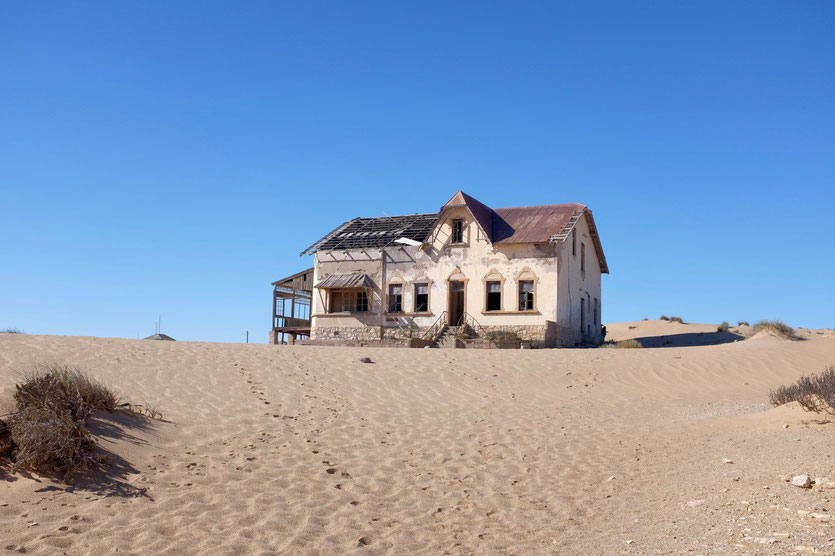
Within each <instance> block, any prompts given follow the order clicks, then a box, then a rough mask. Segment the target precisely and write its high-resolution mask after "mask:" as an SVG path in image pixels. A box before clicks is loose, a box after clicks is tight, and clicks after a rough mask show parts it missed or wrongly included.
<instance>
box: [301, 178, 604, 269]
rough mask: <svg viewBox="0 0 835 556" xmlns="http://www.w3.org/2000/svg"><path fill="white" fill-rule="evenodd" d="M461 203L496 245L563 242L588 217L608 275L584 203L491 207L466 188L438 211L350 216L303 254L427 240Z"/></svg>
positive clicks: (601, 260)
mask: <svg viewBox="0 0 835 556" xmlns="http://www.w3.org/2000/svg"><path fill="white" fill-rule="evenodd" d="M458 207H465V208H466V209H467V210H468V211H469V212H470V214H471V215H472V217H473V219H474V220H475V221H476V223H477V224H478V226H479V227H481V229H482V231H484V234H485V236H486V237H487V238H488V239H489V241H490V243H492V244H494V245H511V244H520V243H547V242H563V241H565V239H566V238H567V237H568V235H569V234H570V233H571V231H572V230H573V229H574V226H575V225H576V224H577V222H578V221H579V220H580V218H581V217H582V216H583V215H585V216H586V220H587V223H588V226H589V234H590V236H591V239H592V242H593V243H594V248H595V252H596V253H597V259H598V262H599V263H600V271H601V272H602V273H605V274H608V273H609V267H608V265H607V264H606V256H605V255H604V254H603V246H602V245H601V243H600V236H599V234H598V232H597V226H596V225H595V223H594V217H593V216H592V212H591V210H589V208H588V207H586V206H585V205H581V204H579V203H566V204H559V205H539V206H532V207H508V208H497V209H491V208H490V207H488V206H487V205H485V204H484V203H482V202H480V201H478V200H477V199H475V198H473V197H471V196H469V195H467V194H466V193H464V192H463V191H457V192H456V193H455V195H453V196H452V198H451V199H450V200H449V201H447V202H446V203H445V204H444V206H443V207H441V210H440V212H438V213H437V214H414V215H410V216H383V217H379V218H355V219H353V220H349V221H348V222H345V223H344V224H342V225H341V226H339V227H338V228H336V229H335V230H334V231H332V232H331V233H329V234H328V235H326V236H325V237H323V238H322V239H320V240H319V241H317V242H316V243H314V244H313V245H311V246H310V247H308V248H307V249H305V250H304V251H303V252H302V255H309V254H312V253H316V252H319V251H335V250H349V249H369V248H382V247H388V246H390V245H392V244H395V243H397V242H398V240H401V241H400V242H401V243H406V244H408V241H402V240H403V239H405V240H409V241H413V242H418V243H425V242H426V241H427V240H428V239H429V237H430V234H431V232H432V230H433V229H434V228H435V224H436V223H437V222H438V219H439V218H441V217H442V216H443V215H444V213H445V212H446V211H448V210H449V209H454V208H458Z"/></svg>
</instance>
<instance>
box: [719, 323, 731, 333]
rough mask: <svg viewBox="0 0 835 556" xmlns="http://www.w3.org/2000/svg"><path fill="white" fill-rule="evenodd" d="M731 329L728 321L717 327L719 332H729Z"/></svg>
mask: <svg viewBox="0 0 835 556" xmlns="http://www.w3.org/2000/svg"><path fill="white" fill-rule="evenodd" d="M730 329H731V325H730V324H728V321H725V322H723V323H722V324H720V325H719V326H717V327H716V331H717V332H727V331H728V330H730Z"/></svg>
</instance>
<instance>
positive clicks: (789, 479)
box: [783, 473, 792, 483]
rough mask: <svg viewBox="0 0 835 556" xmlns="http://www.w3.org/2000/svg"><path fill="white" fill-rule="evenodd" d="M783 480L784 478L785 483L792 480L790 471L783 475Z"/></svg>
mask: <svg viewBox="0 0 835 556" xmlns="http://www.w3.org/2000/svg"><path fill="white" fill-rule="evenodd" d="M783 480H784V481H785V482H787V483H790V482H792V476H791V473H789V474H788V475H783Z"/></svg>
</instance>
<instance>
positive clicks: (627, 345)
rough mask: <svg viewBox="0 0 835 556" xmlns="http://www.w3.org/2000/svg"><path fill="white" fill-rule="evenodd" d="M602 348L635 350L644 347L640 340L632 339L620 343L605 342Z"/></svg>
mask: <svg viewBox="0 0 835 556" xmlns="http://www.w3.org/2000/svg"><path fill="white" fill-rule="evenodd" d="M601 346H603V347H605V348H617V349H635V348H642V347H644V346H643V344H641V342H639V341H638V340H634V339H630V340H621V341H620V342H614V341H609V342H604V343H603V344H601Z"/></svg>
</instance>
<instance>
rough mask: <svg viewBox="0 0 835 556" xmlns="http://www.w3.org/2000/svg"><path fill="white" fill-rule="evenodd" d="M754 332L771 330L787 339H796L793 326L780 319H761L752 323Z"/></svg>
mask: <svg viewBox="0 0 835 556" xmlns="http://www.w3.org/2000/svg"><path fill="white" fill-rule="evenodd" d="M753 330H754V332H755V333H756V332H772V333H774V334H777V335H778V336H782V337H783V338H788V339H789V340H796V339H797V333H796V332H795V330H794V328H792V327H791V326H789V325H788V324H786V323H785V322H783V321H781V320H761V321H759V322H757V323H755V324H754V328H753Z"/></svg>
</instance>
